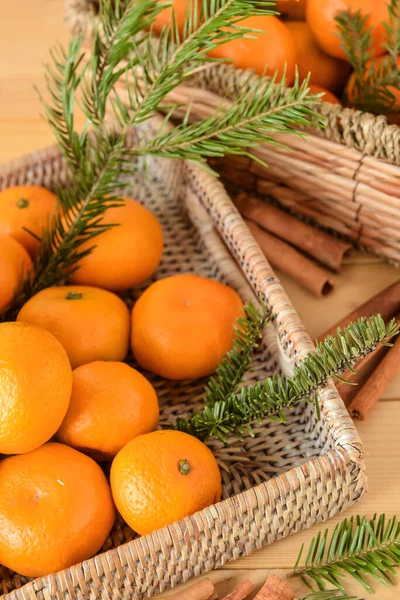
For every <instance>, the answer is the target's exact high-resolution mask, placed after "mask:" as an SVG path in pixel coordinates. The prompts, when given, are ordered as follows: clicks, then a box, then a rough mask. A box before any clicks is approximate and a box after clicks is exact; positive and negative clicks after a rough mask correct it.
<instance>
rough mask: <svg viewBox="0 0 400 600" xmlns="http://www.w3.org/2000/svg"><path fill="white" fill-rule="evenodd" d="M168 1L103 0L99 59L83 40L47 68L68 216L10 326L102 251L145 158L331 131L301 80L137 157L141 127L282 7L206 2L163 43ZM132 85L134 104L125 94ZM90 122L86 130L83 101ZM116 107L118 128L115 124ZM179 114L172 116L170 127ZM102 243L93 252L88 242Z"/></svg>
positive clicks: (49, 234)
mask: <svg viewBox="0 0 400 600" xmlns="http://www.w3.org/2000/svg"><path fill="white" fill-rule="evenodd" d="M167 4H168V3H160V2H158V1H157V0H141V1H140V2H137V1H136V0H103V1H102V2H101V3H100V16H99V21H100V24H99V27H98V28H97V29H96V31H95V32H94V42H93V52H92V53H91V56H90V59H89V61H88V62H87V61H85V57H84V52H83V50H82V40H81V38H80V37H77V38H76V39H74V40H72V42H71V43H70V45H69V48H68V50H67V51H65V50H64V49H63V48H62V47H58V48H56V49H55V50H54V51H53V53H52V55H51V58H52V61H51V63H50V64H49V65H48V66H47V68H46V82H47V89H48V95H47V99H43V98H42V101H43V104H44V108H45V116H46V119H47V121H48V122H49V124H50V126H51V128H52V130H53V132H54V135H55V137H56V140H57V143H58V145H59V147H60V150H61V152H62V154H63V156H64V158H65V159H66V161H67V164H68V168H69V173H68V175H69V182H68V185H67V187H65V188H60V189H59V190H57V195H58V198H59V204H60V214H58V215H56V217H54V219H53V220H52V221H51V223H50V224H49V227H48V229H47V230H46V231H45V232H43V235H42V239H41V241H42V243H41V249H40V252H39V254H38V256H37V259H36V261H35V269H34V273H35V275H34V279H33V280H31V279H30V280H28V279H27V280H26V281H25V283H24V287H23V290H22V292H21V294H20V295H19V297H18V298H17V300H16V302H15V304H14V305H13V307H12V308H11V310H10V311H9V312H8V313H7V318H10V316H15V313H16V311H18V309H19V307H20V306H21V305H22V304H23V303H24V302H25V301H26V300H27V299H29V297H30V296H31V295H33V294H35V293H37V292H38V291H40V290H41V289H44V288H45V287H48V286H50V285H56V284H57V283H59V282H60V281H62V280H63V279H64V278H65V276H66V275H68V273H71V272H73V270H74V269H75V268H76V267H77V265H78V263H79V260H80V259H81V258H82V257H83V256H84V255H85V254H87V253H88V252H90V251H91V249H92V248H93V247H94V245H95V239H94V238H95V237H96V236H97V235H99V234H100V233H102V232H104V231H105V230H106V229H107V228H109V227H110V226H111V225H107V226H105V225H103V224H101V217H102V215H103V214H104V211H105V210H106V209H107V208H108V207H110V206H117V205H119V204H120V203H121V200H120V199H119V198H118V194H119V190H120V189H121V187H123V186H124V183H125V180H126V175H127V174H131V173H132V172H134V171H135V169H136V168H138V167H137V160H136V159H137V157H139V156H144V155H153V156H161V157H168V158H183V159H189V160H193V161H196V162H200V163H204V162H205V160H206V158H207V157H209V156H215V155H221V154H223V153H225V152H228V151H229V152H231V153H235V154H240V153H241V154H246V153H247V151H248V150H247V149H248V147H249V146H253V145H255V144H256V143H258V142H260V141H265V140H266V139H267V140H269V141H271V143H272V142H273V140H272V139H271V137H270V134H271V133H273V132H284V131H289V132H290V131H294V130H295V129H296V127H297V126H298V125H306V124H308V125H310V124H314V125H318V124H321V117H320V116H319V115H317V114H316V113H314V112H313V110H312V106H313V104H314V102H315V97H313V96H307V93H306V85H299V83H298V81H297V82H296V84H295V87H294V89H293V90H285V89H284V81H283V80H282V82H280V84H279V85H277V86H276V87H274V86H273V85H272V84H270V85H266V86H265V85H264V87H263V86H261V85H258V84H255V85H254V86H253V87H252V89H251V90H250V91H248V92H246V93H242V94H239V96H238V98H237V100H236V101H235V102H234V103H233V104H232V106H231V108H230V109H228V110H227V112H226V114H225V115H223V113H222V111H216V113H215V114H214V115H212V116H211V117H210V118H209V119H207V120H206V121H204V122H203V123H196V124H193V125H189V124H188V119H186V120H185V122H184V123H183V124H182V125H181V126H179V127H178V128H177V129H176V130H174V131H170V129H169V128H168V127H165V126H164V127H163V128H162V129H161V130H160V131H159V132H158V133H157V134H156V135H155V136H154V137H153V138H152V139H150V140H149V139H148V138H147V137H139V136H138V137H137V139H136V142H135V143H134V144H133V145H130V146H129V149H127V138H128V136H130V132H131V130H132V127H133V128H134V127H135V126H137V125H139V124H140V123H142V122H144V121H146V120H148V119H150V118H152V117H153V116H154V115H155V114H156V112H157V111H158V110H159V109H160V108H162V107H165V97H166V96H167V95H168V93H169V92H171V91H172V90H173V89H174V88H176V87H177V86H178V85H180V84H181V83H182V82H184V81H186V80H187V79H188V78H189V77H191V76H192V75H193V74H194V73H196V71H198V70H199V69H201V68H204V67H205V66H206V65H207V62H208V60H209V59H208V58H207V53H208V52H209V51H210V50H212V49H213V48H215V47H216V46H218V45H219V44H222V43H225V42H226V41H230V40H233V39H236V38H239V37H242V36H245V35H250V34H252V33H253V30H252V29H249V28H247V27H243V26H242V25H241V21H242V20H243V19H245V18H246V17H249V16H251V15H254V14H273V11H272V10H270V9H271V7H273V5H274V3H273V2H268V1H262V0H212V2H210V1H209V0H202V2H201V11H200V17H199V14H198V12H197V10H196V8H195V6H197V3H193V5H192V6H191V9H190V10H189V11H188V15H187V19H186V24H185V28H184V30H185V35H184V37H181V36H180V34H179V32H178V28H177V24H176V21H175V19H174V18H172V20H171V22H170V24H169V25H168V26H166V27H165V28H164V29H163V31H162V33H161V36H160V39H159V43H158V44H154V43H153V41H152V39H151V25H152V23H153V21H154V19H155V17H156V15H157V14H158V13H159V12H160V11H161V10H163V9H164V8H165V6H166V5H167ZM121 81H122V82H123V83H124V84H126V89H127V96H128V103H126V102H123V101H122V99H121V97H120V95H119V93H118V82H121ZM78 101H79V102H80V106H81V108H82V110H83V113H84V114H85V115H86V123H85V125H84V127H83V129H82V130H81V131H78V130H77V129H76V124H75V106H76V104H77V102H78ZM109 106H110V107H111V108H112V110H113V111H114V116H115V117H116V121H117V123H118V128H116V129H113V128H110V126H109V124H108V123H107V120H106V113H107V108H108V107H109ZM173 108H174V107H170V111H169V112H168V115H167V116H166V118H165V122H164V125H165V124H167V123H168V121H169V120H170V118H171V114H172V111H173ZM88 241H93V244H92V245H91V246H90V247H89V248H86V249H85V250H84V251H83V250H82V248H81V246H82V244H83V243H87V242H88Z"/></svg>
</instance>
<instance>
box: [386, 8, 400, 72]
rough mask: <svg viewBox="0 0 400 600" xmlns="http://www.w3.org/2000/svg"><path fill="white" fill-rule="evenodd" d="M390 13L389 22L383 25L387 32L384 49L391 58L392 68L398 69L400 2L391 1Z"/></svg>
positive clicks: (399, 53)
mask: <svg viewBox="0 0 400 600" xmlns="http://www.w3.org/2000/svg"><path fill="white" fill-rule="evenodd" d="M388 13H389V18H388V21H387V22H386V23H383V25H384V27H385V30H386V32H385V33H386V36H385V37H386V39H385V44H384V48H385V50H386V52H387V53H388V54H389V55H390V57H391V63H392V68H393V69H397V68H398V64H397V63H398V58H399V55H400V0H390V3H389V5H388Z"/></svg>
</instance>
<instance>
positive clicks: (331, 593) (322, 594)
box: [296, 589, 362, 600]
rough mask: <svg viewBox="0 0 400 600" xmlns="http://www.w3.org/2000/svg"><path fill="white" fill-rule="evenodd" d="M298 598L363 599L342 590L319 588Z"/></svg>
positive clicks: (326, 599)
mask: <svg viewBox="0 0 400 600" xmlns="http://www.w3.org/2000/svg"><path fill="white" fill-rule="evenodd" d="M296 600H362V599H361V598H358V597H357V596H349V595H348V594H346V592H342V591H341V590H337V589H336V590H335V589H331V590H322V591H321V590H318V591H313V592H311V593H310V594H307V595H306V596H301V598H297V599H296Z"/></svg>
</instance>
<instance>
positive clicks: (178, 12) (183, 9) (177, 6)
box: [153, 0, 201, 35]
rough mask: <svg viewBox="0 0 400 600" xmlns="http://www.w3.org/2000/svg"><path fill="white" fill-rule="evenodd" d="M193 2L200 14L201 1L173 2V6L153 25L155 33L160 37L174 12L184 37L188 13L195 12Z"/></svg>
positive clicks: (168, 7)
mask: <svg viewBox="0 0 400 600" xmlns="http://www.w3.org/2000/svg"><path fill="white" fill-rule="evenodd" d="M193 2H194V5H195V6H196V8H197V10H198V13H199V14H200V7H201V0H193V1H192V2H190V0H172V5H171V6H167V8H165V9H164V10H163V11H161V12H160V13H158V15H157V16H156V18H155V20H154V23H153V31H154V32H155V33H156V34H158V35H159V34H160V33H161V30H162V29H163V27H166V26H168V24H169V22H170V20H171V17H172V10H173V11H174V14H175V19H176V24H177V26H178V30H179V33H180V34H181V35H183V33H184V26H185V21H186V18H187V15H188V11H190V10H193Z"/></svg>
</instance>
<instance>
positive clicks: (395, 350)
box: [319, 281, 400, 420]
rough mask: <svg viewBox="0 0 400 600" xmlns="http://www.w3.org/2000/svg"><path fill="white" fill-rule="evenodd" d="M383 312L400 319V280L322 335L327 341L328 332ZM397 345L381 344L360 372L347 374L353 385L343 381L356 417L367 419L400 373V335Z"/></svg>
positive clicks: (340, 384) (339, 386)
mask: <svg viewBox="0 0 400 600" xmlns="http://www.w3.org/2000/svg"><path fill="white" fill-rule="evenodd" d="M376 314H380V315H381V316H382V318H383V319H384V320H385V321H389V320H390V319H392V318H396V319H397V320H400V281H398V282H396V283H394V284H392V285H391V286H389V287H388V288H386V289H384V290H383V291H382V292H379V294H376V296H374V297H373V298H371V299H370V300H367V301H366V302H364V303H363V304H362V305H361V306H359V307H358V308H356V309H355V310H353V311H352V312H351V313H350V314H348V315H347V316H346V317H344V318H343V319H342V320H341V321H339V323H336V324H335V325H333V326H332V327H331V328H330V329H328V331H325V333H324V334H322V335H321V336H320V337H319V341H322V340H324V339H325V338H326V337H327V336H328V335H335V334H336V331H337V328H338V327H340V328H342V329H343V327H346V325H348V324H349V323H350V322H354V321H357V319H359V318H360V317H371V316H373V315H376ZM392 341H393V346H392V347H391V348H388V347H386V346H378V348H377V349H376V350H375V351H374V352H372V353H371V354H368V355H367V356H365V357H364V358H363V359H362V360H361V361H359V363H358V364H357V365H356V367H355V369H356V371H357V373H356V374H353V373H351V372H350V371H348V372H346V373H344V374H343V379H345V380H346V381H349V382H351V383H352V384H353V385H349V384H348V383H344V382H341V381H339V382H338V383H337V384H336V387H337V389H338V392H339V394H340V396H341V397H342V399H343V400H344V402H345V404H346V406H347V408H348V410H349V413H350V415H351V416H352V417H353V418H356V419H361V420H363V419H365V417H366V416H367V414H368V413H369V411H370V410H371V408H372V407H373V406H374V405H375V404H376V402H377V401H378V400H379V399H380V398H381V396H382V394H383V392H384V390H385V389H386V387H387V386H388V384H389V383H390V381H391V380H392V379H393V378H394V377H395V376H396V375H397V373H399V372H400V336H397V338H396V339H394V340H392Z"/></svg>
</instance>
